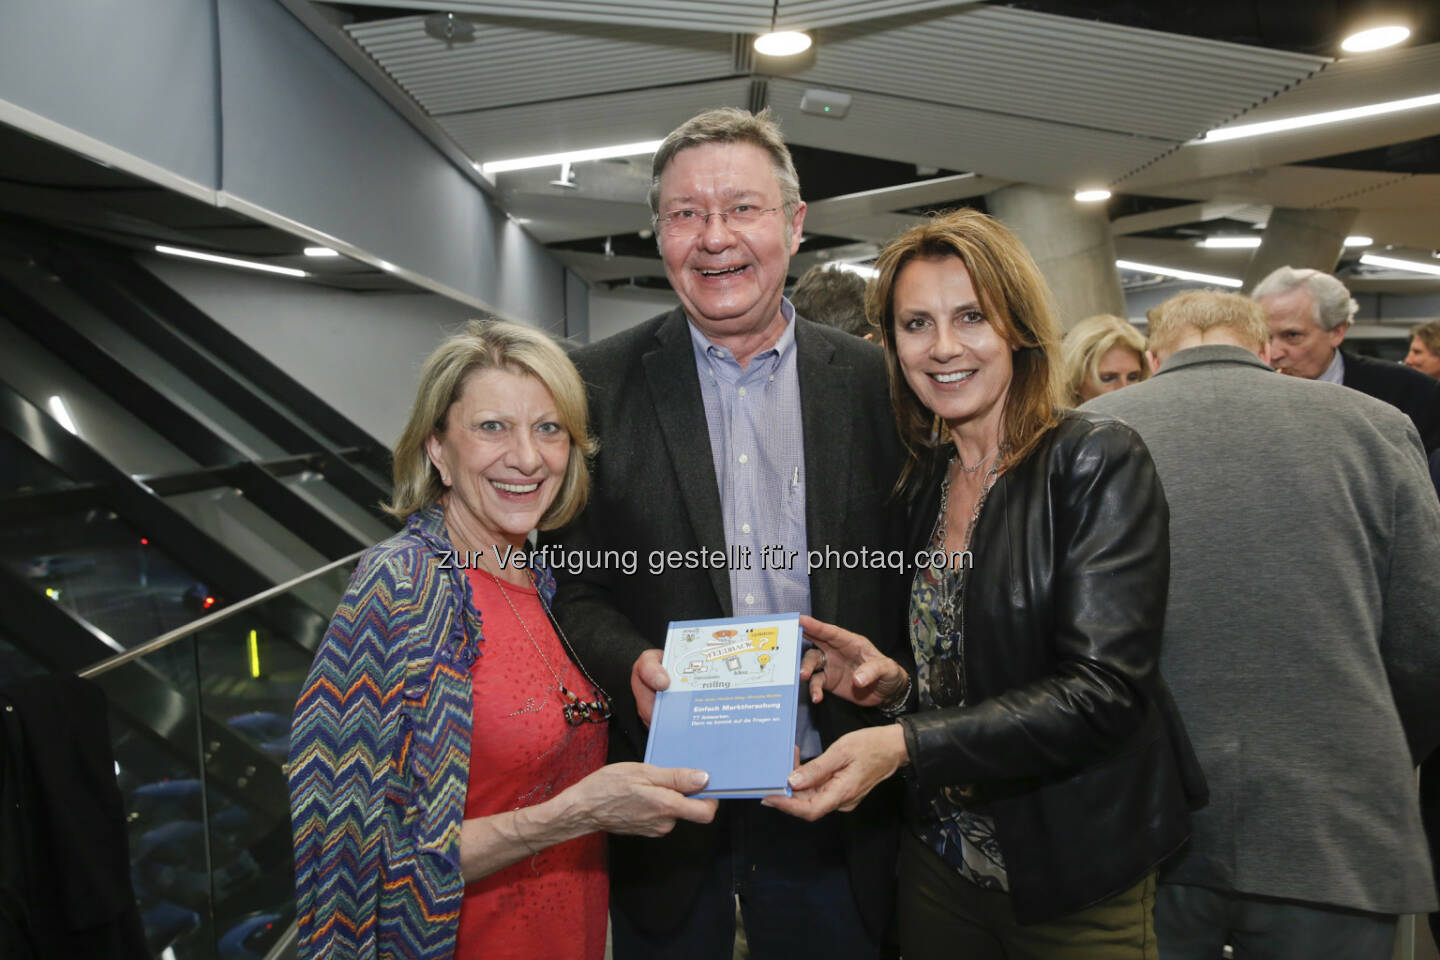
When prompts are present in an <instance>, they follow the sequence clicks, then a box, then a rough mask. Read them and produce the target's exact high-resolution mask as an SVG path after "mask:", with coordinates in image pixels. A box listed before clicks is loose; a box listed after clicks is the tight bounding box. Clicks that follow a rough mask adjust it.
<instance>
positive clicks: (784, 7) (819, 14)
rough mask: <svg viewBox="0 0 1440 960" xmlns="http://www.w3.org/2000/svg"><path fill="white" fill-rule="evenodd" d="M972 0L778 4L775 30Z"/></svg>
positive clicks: (787, 0) (783, 0) (797, 0)
mask: <svg viewBox="0 0 1440 960" xmlns="http://www.w3.org/2000/svg"><path fill="white" fill-rule="evenodd" d="M973 2H975V0H780V3H779V9H778V10H777V11H776V16H775V28H776V29H777V30H814V29H817V28H820V27H832V26H837V25H839V24H842V23H855V22H857V21H860V20H878V19H880V18H882V17H898V16H904V15H906V14H914V13H923V12H927V11H931V10H942V9H944V8H946V7H960V6H964V5H965V4H967V3H973Z"/></svg>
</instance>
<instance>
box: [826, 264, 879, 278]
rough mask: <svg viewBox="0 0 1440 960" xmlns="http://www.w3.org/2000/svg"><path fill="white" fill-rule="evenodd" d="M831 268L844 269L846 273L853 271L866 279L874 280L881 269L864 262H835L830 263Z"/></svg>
mask: <svg viewBox="0 0 1440 960" xmlns="http://www.w3.org/2000/svg"><path fill="white" fill-rule="evenodd" d="M830 269H832V270H843V271H845V272H846V273H853V274H855V275H856V276H857V277H864V278H865V279H866V280H872V279H874V278H875V277H878V276H879V275H880V271H879V270H876V269H875V268H874V267H869V266H866V265H865V264H863V263H834V264H831V265H830Z"/></svg>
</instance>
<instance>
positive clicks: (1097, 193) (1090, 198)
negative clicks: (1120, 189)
mask: <svg viewBox="0 0 1440 960" xmlns="http://www.w3.org/2000/svg"><path fill="white" fill-rule="evenodd" d="M1075 199H1076V200H1079V201H1080V202H1081V203H1099V202H1100V201H1101V200H1109V199H1110V191H1109V190H1105V189H1103V188H1099V189H1094V190H1076V191H1075Z"/></svg>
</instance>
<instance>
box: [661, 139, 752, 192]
mask: <svg viewBox="0 0 1440 960" xmlns="http://www.w3.org/2000/svg"><path fill="white" fill-rule="evenodd" d="M779 197H780V179H779V177H778V176H777V175H776V172H775V165H774V163H773V161H772V159H771V157H770V155H769V154H768V153H767V152H766V151H765V149H764V148H763V147H759V146H756V145H755V144H753V143H747V142H744V141H735V142H731V143H702V144H698V145H696V146H693V147H686V148H685V149H684V150H680V151H678V152H677V153H676V154H675V155H674V156H673V157H671V158H670V161H669V162H668V163H667V164H665V168H664V169H663V170H661V171H660V200H661V202H662V203H685V202H690V201H696V200H719V201H736V200H750V199H761V200H763V199H767V198H768V199H775V200H778V199H779Z"/></svg>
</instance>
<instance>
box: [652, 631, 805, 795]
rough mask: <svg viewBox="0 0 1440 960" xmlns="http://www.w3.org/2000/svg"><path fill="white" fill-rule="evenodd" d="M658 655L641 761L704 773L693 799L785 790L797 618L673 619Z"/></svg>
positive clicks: (796, 686)
mask: <svg viewBox="0 0 1440 960" xmlns="http://www.w3.org/2000/svg"><path fill="white" fill-rule="evenodd" d="M663 662H664V665H665V670H666V672H668V673H669V674H670V689H668V690H662V691H660V692H659V693H657V694H656V695H655V710H654V712H653V713H652V714H651V717H650V740H649V742H648V743H647V744H646V745H645V762H646V763H653V764H655V765H656V766H661V767H695V768H697V769H700V770H705V771H707V772H708V773H709V774H710V783H709V785H708V786H707V787H706V788H705V789H704V790H703V791H701V792H700V793H697V794H695V796H697V797H719V798H723V799H740V798H745V797H768V796H771V795H773V794H784V795H785V796H787V797H788V796H790V784H789V783H788V782H786V778H787V777H789V776H790V771H791V770H793V769H794V767H795V711H796V708H797V706H798V705H799V702H800V701H799V697H800V615H799V614H796V613H782V614H776V615H774V616H769V617H736V618H733V619H729V620H680V621H674V622H672V623H671V624H670V626H669V628H668V629H667V630H666V631H665V653H664V659H663Z"/></svg>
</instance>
